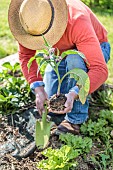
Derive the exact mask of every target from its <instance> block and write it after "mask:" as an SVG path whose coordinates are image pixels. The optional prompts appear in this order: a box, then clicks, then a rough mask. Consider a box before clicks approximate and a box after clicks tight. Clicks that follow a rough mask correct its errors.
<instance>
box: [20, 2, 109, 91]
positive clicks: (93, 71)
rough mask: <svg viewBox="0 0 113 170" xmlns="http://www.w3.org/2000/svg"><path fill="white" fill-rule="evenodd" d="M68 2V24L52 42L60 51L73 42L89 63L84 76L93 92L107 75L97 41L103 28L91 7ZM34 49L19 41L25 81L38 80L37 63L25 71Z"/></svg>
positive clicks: (102, 35)
mask: <svg viewBox="0 0 113 170" xmlns="http://www.w3.org/2000/svg"><path fill="white" fill-rule="evenodd" d="M66 1H67V4H68V24H67V28H66V30H65V32H64V34H63V36H62V37H61V39H60V40H59V41H58V42H57V43H56V44H55V45H54V47H55V48H56V47H57V48H58V49H59V50H60V52H61V53H62V52H63V51H65V50H68V49H74V48H75V46H76V47H77V49H78V50H79V51H81V52H82V53H83V54H84V55H85V56H86V58H87V61H88V63H89V64H90V66H89V67H88V69H89V71H88V76H89V79H90V91H89V93H92V92H94V91H95V90H96V89H97V88H98V87H99V86H100V85H102V84H103V83H104V82H105V80H106V79H107V77H108V69H107V66H106V63H105V60H104V56H103V54H102V51H101V48H100V43H102V42H107V41H108V40H107V31H106V29H105V28H104V27H103V25H102V24H101V23H100V22H99V20H98V19H97V18H96V16H95V15H94V14H93V13H92V11H91V10H90V9H89V8H88V7H87V6H86V5H85V4H84V3H82V2H81V1H79V0H66ZM35 53H36V51H35V50H30V49H27V48H25V47H23V46H22V45H21V44H19V59H20V63H21V67H22V71H23V74H24V76H25V77H26V79H27V81H28V82H29V83H32V82H34V81H38V80H39V81H41V80H42V77H41V75H40V74H39V75H38V77H37V68H38V65H37V64H36V62H35V61H34V62H33V63H32V66H31V68H30V73H28V68H27V63H28V61H29V59H30V58H31V57H33V56H34V55H35Z"/></svg>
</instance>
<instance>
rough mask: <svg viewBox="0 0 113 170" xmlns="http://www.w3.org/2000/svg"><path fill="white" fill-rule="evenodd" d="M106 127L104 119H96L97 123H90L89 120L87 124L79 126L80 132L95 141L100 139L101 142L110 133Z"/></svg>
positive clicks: (106, 123)
mask: <svg viewBox="0 0 113 170" xmlns="http://www.w3.org/2000/svg"><path fill="white" fill-rule="evenodd" d="M106 125H108V122H107V121H106V120H105V119H98V120H97V121H92V120H91V119H90V120H89V121H88V123H84V124H83V125H82V126H81V132H82V133H83V134H85V135H89V136H90V137H93V138H95V139H98V138H99V137H101V138H103V141H105V140H107V136H108V135H109V133H110V132H109V128H107V127H106Z"/></svg>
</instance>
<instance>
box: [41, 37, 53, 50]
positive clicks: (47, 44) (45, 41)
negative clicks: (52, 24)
mask: <svg viewBox="0 0 113 170" xmlns="http://www.w3.org/2000/svg"><path fill="white" fill-rule="evenodd" d="M42 37H43V39H44V43H45V46H46V47H51V46H50V45H49V43H48V42H47V40H46V39H45V37H44V35H42Z"/></svg>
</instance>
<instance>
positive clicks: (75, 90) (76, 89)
mask: <svg viewBox="0 0 113 170" xmlns="http://www.w3.org/2000/svg"><path fill="white" fill-rule="evenodd" d="M69 92H73V93H75V96H76V98H77V97H78V94H79V87H78V86H74V87H72V88H71V89H70V90H69Z"/></svg>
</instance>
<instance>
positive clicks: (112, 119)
mask: <svg viewBox="0 0 113 170" xmlns="http://www.w3.org/2000/svg"><path fill="white" fill-rule="evenodd" d="M99 117H100V118H101V119H104V120H106V121H108V123H109V125H110V126H112V127H113V110H101V111H100V113H99Z"/></svg>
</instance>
